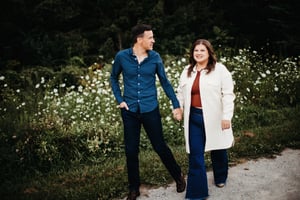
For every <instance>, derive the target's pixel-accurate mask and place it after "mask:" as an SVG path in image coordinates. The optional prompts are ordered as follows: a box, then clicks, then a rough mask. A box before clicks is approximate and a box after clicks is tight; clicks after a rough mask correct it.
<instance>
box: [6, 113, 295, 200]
mask: <svg viewBox="0 0 300 200" xmlns="http://www.w3.org/2000/svg"><path fill="white" fill-rule="evenodd" d="M296 115H297V114H296ZM235 136H236V137H235V138H236V143H235V145H234V147H233V148H231V149H230V150H229V157H230V165H236V164H238V163H240V162H241V160H245V159H254V158H259V157H272V155H274V154H278V153H280V152H281V151H282V150H283V149H284V148H287V147H288V148H297V149H299V148H300V134H299V123H298V120H297V118H292V119H290V120H286V121H281V123H280V124H274V125H273V126H265V127H257V128H253V129H249V130H245V131H239V132H236V133H235ZM171 149H172V151H173V153H174V156H175V158H176V160H177V161H178V162H179V164H180V165H181V167H182V170H183V171H184V172H187V167H188V163H187V154H186V153H185V147H184V145H180V146H172V147H171ZM208 155H209V154H206V164H207V169H208V170H210V169H211V166H210V164H211V163H210V159H209V156H208ZM140 174H141V181H142V184H145V185H147V186H150V187H157V186H164V185H167V184H168V183H170V182H172V178H171V177H170V175H169V174H168V172H167V170H166V169H165V167H164V166H163V164H162V162H161V161H160V159H159V157H158V156H157V155H156V154H155V152H154V151H153V150H142V151H141V153H140ZM1 188H2V189H1V197H2V199H3V200H4V199H10V200H11V199H31V200H35V199H48V200H52V199H53V200H54V199H56V200H59V199H72V200H79V199H80V200H82V199H97V198H98V199H103V200H104V199H114V198H122V197H124V196H125V195H126V193H127V174H126V167H125V157H124V155H120V156H119V157H116V158H107V159H106V160H105V161H103V162H102V163H99V164H96V165H79V164H77V165H76V164H75V165H73V166H71V167H70V168H69V169H61V170H55V171H51V172H49V173H45V174H41V173H33V174H23V175H22V176H20V174H19V175H18V176H16V177H14V176H12V177H10V180H5V181H4V182H3V183H2V185H1Z"/></svg>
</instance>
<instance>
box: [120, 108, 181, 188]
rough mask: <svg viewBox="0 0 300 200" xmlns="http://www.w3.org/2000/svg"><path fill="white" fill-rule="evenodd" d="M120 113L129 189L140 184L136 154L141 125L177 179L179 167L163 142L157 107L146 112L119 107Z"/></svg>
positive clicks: (179, 173) (179, 171) (137, 152)
mask: <svg viewBox="0 0 300 200" xmlns="http://www.w3.org/2000/svg"><path fill="white" fill-rule="evenodd" d="M121 113H122V119H123V125H124V142H125V153H126V163H127V173H128V181H129V190H131V191H132V190H135V191H138V190H139V186H140V176H139V159H138V154H139V143H140V133H141V127H142V126H143V127H144V129H145V131H146V133H147V135H148V138H149V139H150V142H151V144H152V146H153V148H154V150H155V152H156V153H157V154H158V155H159V157H160V159H161V160H162V162H163V164H164V165H165V166H166V168H167V170H168V171H169V173H170V174H171V176H172V177H173V178H174V179H175V180H178V179H179V177H180V175H181V169H180V167H179V165H178V164H177V162H176V161H175V159H174V156H173V154H172V152H171V150H170V148H169V147H168V146H167V144H166V143H165V140H164V137H163V132H162V123H161V115H160V112H159V108H158V107H157V108H156V109H154V110H153V111H151V112H147V113H139V112H137V113H134V112H130V111H127V110H126V109H121Z"/></svg>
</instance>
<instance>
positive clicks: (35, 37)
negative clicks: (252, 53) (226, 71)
mask: <svg viewBox="0 0 300 200" xmlns="http://www.w3.org/2000/svg"><path fill="white" fill-rule="evenodd" d="M299 11H300V3H299V0H248V1H244V0H231V1H227V0H190V1H187V0H127V1H120V0H2V1H0V30H1V31H0V66H1V69H19V68H22V69H24V67H26V66H31V67H32V66H49V67H54V66H63V65H66V64H70V62H79V64H80V65H90V64H92V63H94V62H98V61H99V60H102V61H105V62H108V61H111V60H112V59H113V57H114V54H115V53H116V52H117V51H118V50H120V49H123V48H127V47H129V46H130V45H131V40H130V29H131V27H132V26H134V25H135V24H137V23H140V22H144V23H149V24H151V25H152V26H153V27H154V34H155V37H156V45H155V50H157V51H159V52H160V53H161V54H172V55H183V54H185V53H186V50H187V49H188V48H189V46H190V44H191V42H193V41H194V40H195V39H196V38H206V39H209V40H211V42H212V43H213V44H214V46H215V48H226V47H231V48H232V49H239V48H247V47H249V46H251V48H253V49H256V50H262V49H263V51H266V52H268V53H271V54H275V55H278V56H295V55H299V52H300V51H299V50H300V30H299V29H300V26H299V25H300V23H299V22H300V14H299Z"/></svg>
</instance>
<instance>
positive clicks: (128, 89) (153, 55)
mask: <svg viewBox="0 0 300 200" xmlns="http://www.w3.org/2000/svg"><path fill="white" fill-rule="evenodd" d="M121 73H122V76H123V84H124V91H123V94H122V92H121V89H120V85H119V76H120V74H121ZM156 75H157V77H158V78H159V80H160V83H161V86H162V88H163V89H164V91H165V93H166V95H167V96H168V98H169V99H170V100H171V102H172V105H173V108H174V109H175V108H179V107H180V105H179V102H178V100H177V98H176V95H175V92H174V89H173V87H172V85H171V83H170V81H169V80H168V79H167V76H166V73H165V70H164V65H163V62H162V59H161V57H160V55H159V54H158V53H157V52H156V51H153V50H150V51H148V57H147V58H145V59H144V60H143V61H142V62H141V63H138V60H137V57H136V56H135V55H134V53H133V49H132V48H128V49H124V50H121V51H119V52H118V53H117V54H116V57H115V60H114V63H113V66H112V71H111V76H110V81H111V87H112V91H113V93H114V96H115V98H116V100H117V102H118V103H119V104H120V103H121V102H123V101H125V102H126V103H127V105H128V108H129V111H131V112H137V111H138V110H139V111H140V112H141V113H145V112H150V111H152V110H154V109H155V108H156V107H157V106H158V100H157V88H156V84H155V82H156Z"/></svg>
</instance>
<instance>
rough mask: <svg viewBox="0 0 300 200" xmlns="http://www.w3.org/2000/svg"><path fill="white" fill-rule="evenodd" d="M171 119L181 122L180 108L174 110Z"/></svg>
mask: <svg viewBox="0 0 300 200" xmlns="http://www.w3.org/2000/svg"><path fill="white" fill-rule="evenodd" d="M173 117H174V119H176V120H178V121H181V120H182V109H181V108H176V109H174V110H173Z"/></svg>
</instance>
